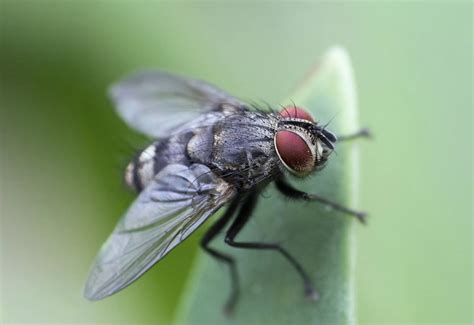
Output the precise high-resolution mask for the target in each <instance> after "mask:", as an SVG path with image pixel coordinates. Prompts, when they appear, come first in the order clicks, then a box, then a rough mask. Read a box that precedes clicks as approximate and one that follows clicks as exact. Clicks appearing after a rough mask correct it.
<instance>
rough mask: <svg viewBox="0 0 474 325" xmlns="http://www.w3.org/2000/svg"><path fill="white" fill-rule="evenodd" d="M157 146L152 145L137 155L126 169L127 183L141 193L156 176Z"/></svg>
mask: <svg viewBox="0 0 474 325" xmlns="http://www.w3.org/2000/svg"><path fill="white" fill-rule="evenodd" d="M155 154H156V145H155V144H152V145H150V146H148V147H147V148H146V149H145V150H143V151H141V152H140V153H139V154H138V155H136V157H135V159H133V160H132V161H131V162H130V163H129V164H128V166H127V168H126V169H125V183H126V184H127V185H128V186H129V187H130V188H132V189H134V190H135V191H137V192H140V191H141V190H142V189H143V188H144V187H146V185H148V183H150V181H151V180H152V179H153V176H154V175H155V172H154V169H155V167H154V165H155Z"/></svg>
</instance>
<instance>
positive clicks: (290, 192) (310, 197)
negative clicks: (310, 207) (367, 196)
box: [275, 178, 367, 224]
mask: <svg viewBox="0 0 474 325" xmlns="http://www.w3.org/2000/svg"><path fill="white" fill-rule="evenodd" d="M275 185H276V187H277V189H278V190H279V191H280V192H281V193H282V194H284V195H286V196H288V197H290V198H292V199H297V200H304V201H317V202H321V203H322V204H324V205H326V206H328V207H330V208H332V209H334V210H338V211H341V212H344V213H346V214H348V215H351V216H354V217H356V218H357V219H358V220H359V221H360V222H362V223H364V224H365V222H366V220H365V219H366V217H367V214H366V213H365V212H362V211H356V210H352V209H349V208H346V207H345V206H343V205H340V204H339V203H336V202H333V201H331V200H328V199H326V198H324V197H321V196H319V195H317V194H310V193H306V192H303V191H300V190H298V189H296V188H294V187H293V186H291V185H290V184H289V183H287V182H286V181H285V179H283V178H280V179H277V180H276V181H275Z"/></svg>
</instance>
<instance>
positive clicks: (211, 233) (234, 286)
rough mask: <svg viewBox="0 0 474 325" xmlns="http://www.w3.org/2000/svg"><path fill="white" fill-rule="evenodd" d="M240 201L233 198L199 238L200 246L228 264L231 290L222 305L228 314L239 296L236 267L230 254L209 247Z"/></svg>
mask: <svg viewBox="0 0 474 325" xmlns="http://www.w3.org/2000/svg"><path fill="white" fill-rule="evenodd" d="M239 204H240V201H239V199H238V198H236V199H234V201H232V203H231V204H230V206H229V207H228V208H227V210H226V212H225V213H224V215H223V216H222V217H221V218H220V219H219V220H217V221H216V222H215V223H214V224H213V225H212V226H211V228H209V230H208V231H207V232H206V234H205V235H204V237H203V238H202V240H201V247H202V248H203V249H204V250H205V251H206V252H207V253H208V254H210V255H211V256H212V257H214V258H215V259H217V260H219V261H222V262H224V263H226V264H227V265H229V269H230V279H231V291H230V295H229V298H228V299H227V302H226V304H225V305H224V312H225V313H226V314H230V312H231V311H232V309H233V307H234V305H235V303H236V302H237V299H238V297H239V276H238V274H237V268H236V266H235V261H234V259H233V257H232V256H229V255H227V254H224V253H221V252H219V251H218V250H216V249H214V248H212V247H209V244H210V242H211V241H212V240H213V239H214V238H215V237H216V236H217V235H218V234H219V233H220V232H221V231H222V230H223V229H224V227H225V226H226V224H227V223H228V222H229V220H230V219H231V218H232V216H233V215H234V212H235V211H236V210H237V208H238V206H239Z"/></svg>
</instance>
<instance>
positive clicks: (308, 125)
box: [274, 107, 337, 177]
mask: <svg viewBox="0 0 474 325" xmlns="http://www.w3.org/2000/svg"><path fill="white" fill-rule="evenodd" d="M336 141H337V138H336V136H335V135H334V134H333V133H331V132H329V131H328V130H326V129H325V127H323V126H321V125H319V124H318V122H315V121H314V119H313V117H312V116H311V115H310V114H309V113H308V112H306V111H305V110H304V109H302V108H300V107H286V108H284V109H283V110H282V111H281V112H280V119H279V122H278V126H277V130H276V133H275V137H274V145H275V149H276V152H277V154H278V157H279V158H280V161H281V162H282V164H283V165H284V166H285V167H286V169H288V170H289V171H290V172H291V173H292V174H294V175H296V176H300V177H304V176H306V175H308V174H310V173H311V172H313V171H315V170H319V169H321V168H322V167H324V165H325V163H326V161H327V159H328V157H329V155H330V154H331V153H332V151H333V150H334V144H335V142H336Z"/></svg>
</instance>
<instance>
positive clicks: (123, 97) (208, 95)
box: [110, 71, 244, 138]
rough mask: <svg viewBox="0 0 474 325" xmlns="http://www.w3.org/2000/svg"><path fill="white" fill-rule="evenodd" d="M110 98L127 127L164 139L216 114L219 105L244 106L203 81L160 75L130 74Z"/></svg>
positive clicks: (112, 91)
mask: <svg viewBox="0 0 474 325" xmlns="http://www.w3.org/2000/svg"><path fill="white" fill-rule="evenodd" d="M110 96H111V98H112V100H113V101H114V103H115V106H116V109H117V112H118V114H119V115H120V116H121V117H122V119H123V120H124V121H125V122H126V123H127V124H128V125H129V126H130V127H132V128H134V129H136V130H138V131H140V132H143V133H145V134H147V135H149V136H151V137H154V138H160V137H164V136H168V135H169V134H170V133H172V132H174V131H176V129H177V128H178V127H182V125H183V124H185V123H187V122H189V121H192V120H193V119H195V118H197V117H198V116H199V115H201V114H203V113H204V112H212V111H218V110H219V109H221V107H220V104H223V103H226V104H228V107H234V108H236V109H237V108H239V107H241V106H242V105H244V103H243V102H242V101H240V100H238V99H236V98H234V97H232V96H231V95H229V94H227V93H226V92H224V91H222V90H220V89H218V88H216V87H214V86H212V85H210V84H208V83H206V82H204V81H200V80H195V79H190V78H185V77H181V76H177V75H173V74H170V73H168V72H164V71H144V72H139V73H136V74H133V75H131V76H129V77H127V78H125V79H124V80H122V81H120V82H118V83H117V84H115V85H113V86H112V87H111V89H110ZM217 115H219V114H217Z"/></svg>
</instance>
